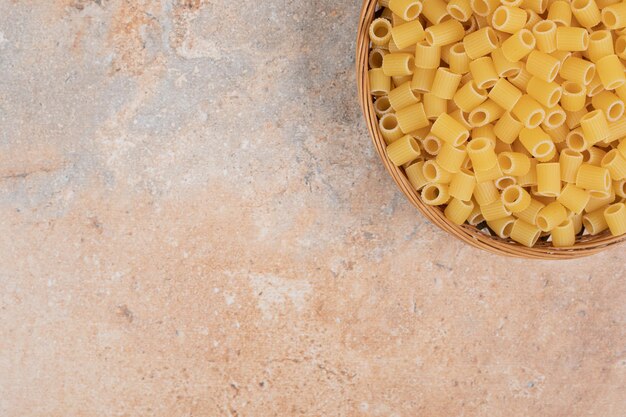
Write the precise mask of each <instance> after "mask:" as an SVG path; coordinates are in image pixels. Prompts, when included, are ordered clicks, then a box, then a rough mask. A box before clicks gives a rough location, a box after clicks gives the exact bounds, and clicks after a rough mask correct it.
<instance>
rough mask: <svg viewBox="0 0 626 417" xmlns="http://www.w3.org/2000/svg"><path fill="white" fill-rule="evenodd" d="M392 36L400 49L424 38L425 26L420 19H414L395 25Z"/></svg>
mask: <svg viewBox="0 0 626 417" xmlns="http://www.w3.org/2000/svg"><path fill="white" fill-rule="evenodd" d="M391 36H392V38H393V42H394V43H395V44H396V46H397V47H398V49H405V48H408V47H409V46H411V45H415V44H416V43H418V42H420V41H422V40H423V39H424V37H425V34H424V27H423V26H422V24H421V23H420V21H419V20H413V21H411V22H408V23H403V24H401V25H399V26H394V27H393V28H392V29H391Z"/></svg>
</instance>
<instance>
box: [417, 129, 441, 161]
mask: <svg viewBox="0 0 626 417" xmlns="http://www.w3.org/2000/svg"><path fill="white" fill-rule="evenodd" d="M442 146H443V142H442V141H441V139H439V138H438V137H437V136H435V135H430V134H429V135H427V136H426V137H425V138H424V140H423V141H422V147H423V148H424V150H425V151H426V153H428V154H429V155H432V156H436V155H438V154H439V152H440V151H441V147H442Z"/></svg>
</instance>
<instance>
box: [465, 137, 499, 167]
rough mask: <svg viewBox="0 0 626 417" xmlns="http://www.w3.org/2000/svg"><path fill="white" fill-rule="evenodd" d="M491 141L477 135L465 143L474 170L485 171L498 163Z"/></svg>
mask: <svg viewBox="0 0 626 417" xmlns="http://www.w3.org/2000/svg"><path fill="white" fill-rule="evenodd" d="M493 148H494V147H493V144H492V143H491V141H489V140H488V139H485V138H481V137H477V138H474V139H473V140H472V141H471V142H469V143H468V144H467V154H468V156H469V157H470V159H471V160H472V166H473V167H474V170H476V171H486V170H488V169H491V168H493V166H494V165H496V164H497V163H498V158H497V156H496V153H495V151H494V150H493Z"/></svg>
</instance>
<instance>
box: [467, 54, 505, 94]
mask: <svg viewBox="0 0 626 417" xmlns="http://www.w3.org/2000/svg"><path fill="white" fill-rule="evenodd" d="M469 68H470V73H471V74H472V77H473V78H474V81H475V82H476V85H477V86H478V88H491V87H493V86H494V85H495V83H496V81H498V78H499V77H498V73H497V72H496V67H495V66H494V64H493V60H492V59H491V58H490V57H488V56H484V57H482V58H478V59H475V60H474V61H471V62H470V64H469Z"/></svg>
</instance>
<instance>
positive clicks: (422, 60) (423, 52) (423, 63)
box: [415, 41, 441, 68]
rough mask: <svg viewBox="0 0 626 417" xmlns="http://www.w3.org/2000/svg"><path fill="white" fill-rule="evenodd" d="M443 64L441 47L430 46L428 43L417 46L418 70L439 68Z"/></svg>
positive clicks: (416, 59) (420, 42) (416, 62)
mask: <svg viewBox="0 0 626 417" xmlns="http://www.w3.org/2000/svg"><path fill="white" fill-rule="evenodd" d="M440 62H441V47H440V46H433V45H429V44H428V43H427V42H426V41H419V42H417V44H415V66H416V67H417V68H438V67H439V64H440Z"/></svg>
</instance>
